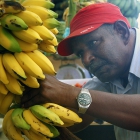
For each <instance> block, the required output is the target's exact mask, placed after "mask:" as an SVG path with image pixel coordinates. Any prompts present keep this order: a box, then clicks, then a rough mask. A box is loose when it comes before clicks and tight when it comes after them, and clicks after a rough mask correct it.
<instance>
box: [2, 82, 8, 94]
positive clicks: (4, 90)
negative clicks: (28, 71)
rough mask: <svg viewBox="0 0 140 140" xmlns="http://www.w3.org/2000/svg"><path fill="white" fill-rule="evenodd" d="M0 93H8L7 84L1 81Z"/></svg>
mask: <svg viewBox="0 0 140 140" xmlns="http://www.w3.org/2000/svg"><path fill="white" fill-rule="evenodd" d="M0 93H1V94H4V95H6V94H7V93H8V89H7V88H6V87H5V84H3V83H2V82H1V81H0Z"/></svg>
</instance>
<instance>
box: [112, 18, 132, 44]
mask: <svg viewBox="0 0 140 140" xmlns="http://www.w3.org/2000/svg"><path fill="white" fill-rule="evenodd" d="M114 29H115V30H116V31H117V33H118V34H120V35H121V38H122V39H123V41H124V44H125V45H127V43H128V41H129V37H130V31H129V28H128V26H127V24H126V23H125V22H124V21H122V20H117V21H116V22H115V23H114Z"/></svg>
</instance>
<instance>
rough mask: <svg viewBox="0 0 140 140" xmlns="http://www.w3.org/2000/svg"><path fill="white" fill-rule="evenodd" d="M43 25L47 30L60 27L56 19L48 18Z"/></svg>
mask: <svg viewBox="0 0 140 140" xmlns="http://www.w3.org/2000/svg"><path fill="white" fill-rule="evenodd" d="M43 25H44V26H45V27H46V28H48V29H53V28H56V27H58V26H60V22H59V21H58V20H57V19H56V18H48V19H46V20H44V21H43Z"/></svg>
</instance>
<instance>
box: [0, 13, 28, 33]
mask: <svg viewBox="0 0 140 140" xmlns="http://www.w3.org/2000/svg"><path fill="white" fill-rule="evenodd" d="M0 22H1V25H2V26H3V27H4V28H7V29H9V30H14V31H20V30H27V29H28V25H27V24H26V23H25V22H24V20H22V19H21V18H19V17H17V16H16V15H14V14H5V15H3V16H2V17H1V18H0Z"/></svg>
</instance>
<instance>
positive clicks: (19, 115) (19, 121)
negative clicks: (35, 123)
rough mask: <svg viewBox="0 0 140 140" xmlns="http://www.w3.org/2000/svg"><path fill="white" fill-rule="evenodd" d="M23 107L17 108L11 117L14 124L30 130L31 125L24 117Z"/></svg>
mask: <svg viewBox="0 0 140 140" xmlns="http://www.w3.org/2000/svg"><path fill="white" fill-rule="evenodd" d="M23 111H24V109H23V108H15V109H14V111H13V112H12V115H11V118H12V121H13V123H14V125H15V126H16V127H17V128H20V129H26V130H30V128H31V126H30V125H29V124H28V123H27V122H26V121H25V120H24V119H23Z"/></svg>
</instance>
